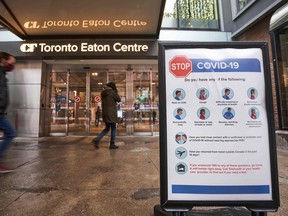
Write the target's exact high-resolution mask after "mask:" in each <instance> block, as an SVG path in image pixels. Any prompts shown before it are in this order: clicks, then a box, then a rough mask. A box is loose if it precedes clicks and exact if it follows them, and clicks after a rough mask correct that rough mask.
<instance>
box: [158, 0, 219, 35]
mask: <svg viewBox="0 0 288 216" xmlns="http://www.w3.org/2000/svg"><path fill="white" fill-rule="evenodd" d="M162 28H177V29H203V30H204V29H205V30H207V29H214V30H218V29H219V16H218V4H217V0H167V1H166V6H165V9H164V16H163V22H162Z"/></svg>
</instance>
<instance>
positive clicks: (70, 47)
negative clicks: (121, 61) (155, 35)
mask: <svg viewBox="0 0 288 216" xmlns="http://www.w3.org/2000/svg"><path fill="white" fill-rule="evenodd" d="M39 48H40V52H41V53H52V52H57V53H69V52H74V53H75V52H78V51H80V52H83V53H89V52H110V51H111V45H110V44H97V43H91V44H89V43H87V42H83V43H81V44H80V45H79V44H78V45H77V44H70V43H68V44H61V45H60V44H52V45H51V44H46V43H39V44H37V43H23V44H22V45H21V46H20V50H21V51H22V52H31V53H32V52H35V50H36V49H38V50H39ZM148 49H149V46H148V45H146V44H137V43H134V44H121V43H120V42H116V43H114V44H113V50H114V51H115V52H135V53H139V52H147V51H148Z"/></svg>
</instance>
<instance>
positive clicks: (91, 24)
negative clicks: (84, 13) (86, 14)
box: [82, 20, 110, 28]
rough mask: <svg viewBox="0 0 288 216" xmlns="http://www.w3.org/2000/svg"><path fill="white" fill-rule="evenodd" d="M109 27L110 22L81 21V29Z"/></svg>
mask: <svg viewBox="0 0 288 216" xmlns="http://www.w3.org/2000/svg"><path fill="white" fill-rule="evenodd" d="M98 26H110V20H83V22H82V27H83V28H88V27H98Z"/></svg>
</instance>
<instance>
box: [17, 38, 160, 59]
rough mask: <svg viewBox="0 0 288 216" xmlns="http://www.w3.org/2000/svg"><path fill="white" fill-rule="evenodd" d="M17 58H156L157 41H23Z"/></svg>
mask: <svg viewBox="0 0 288 216" xmlns="http://www.w3.org/2000/svg"><path fill="white" fill-rule="evenodd" d="M18 47H19V48H18V51H19V54H18V55H19V56H22V55H25V56H26V55H27V54H28V55H29V56H31V57H33V56H34V57H37V56H38V57H39V56H47V57H48V56H59V57H60V56H66V57H67V56H71V57H72V56H73V57H77V56H79V57H82V56H86V57H91V56H93V57H96V56H98V57H105V56H106V57H112V58H114V57H120V58H123V57H129V58H130V57H131V58H138V57H139V58H140V57H145V58H146V57H147V58H150V57H151V58H157V55H158V41H157V40H153V39H147V40H125V39H122V40H121V39H117V40H104V39H103V40H65V41H61V40H59V41H58V40H54V41H51V40H41V41H39V40H37V41H29V42H28V41H23V42H22V43H20V44H19V46H18Z"/></svg>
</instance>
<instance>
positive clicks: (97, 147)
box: [92, 139, 99, 149]
mask: <svg viewBox="0 0 288 216" xmlns="http://www.w3.org/2000/svg"><path fill="white" fill-rule="evenodd" d="M92 143H93V145H94V147H95V148H96V149H99V141H98V140H96V139H94V140H92Z"/></svg>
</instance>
